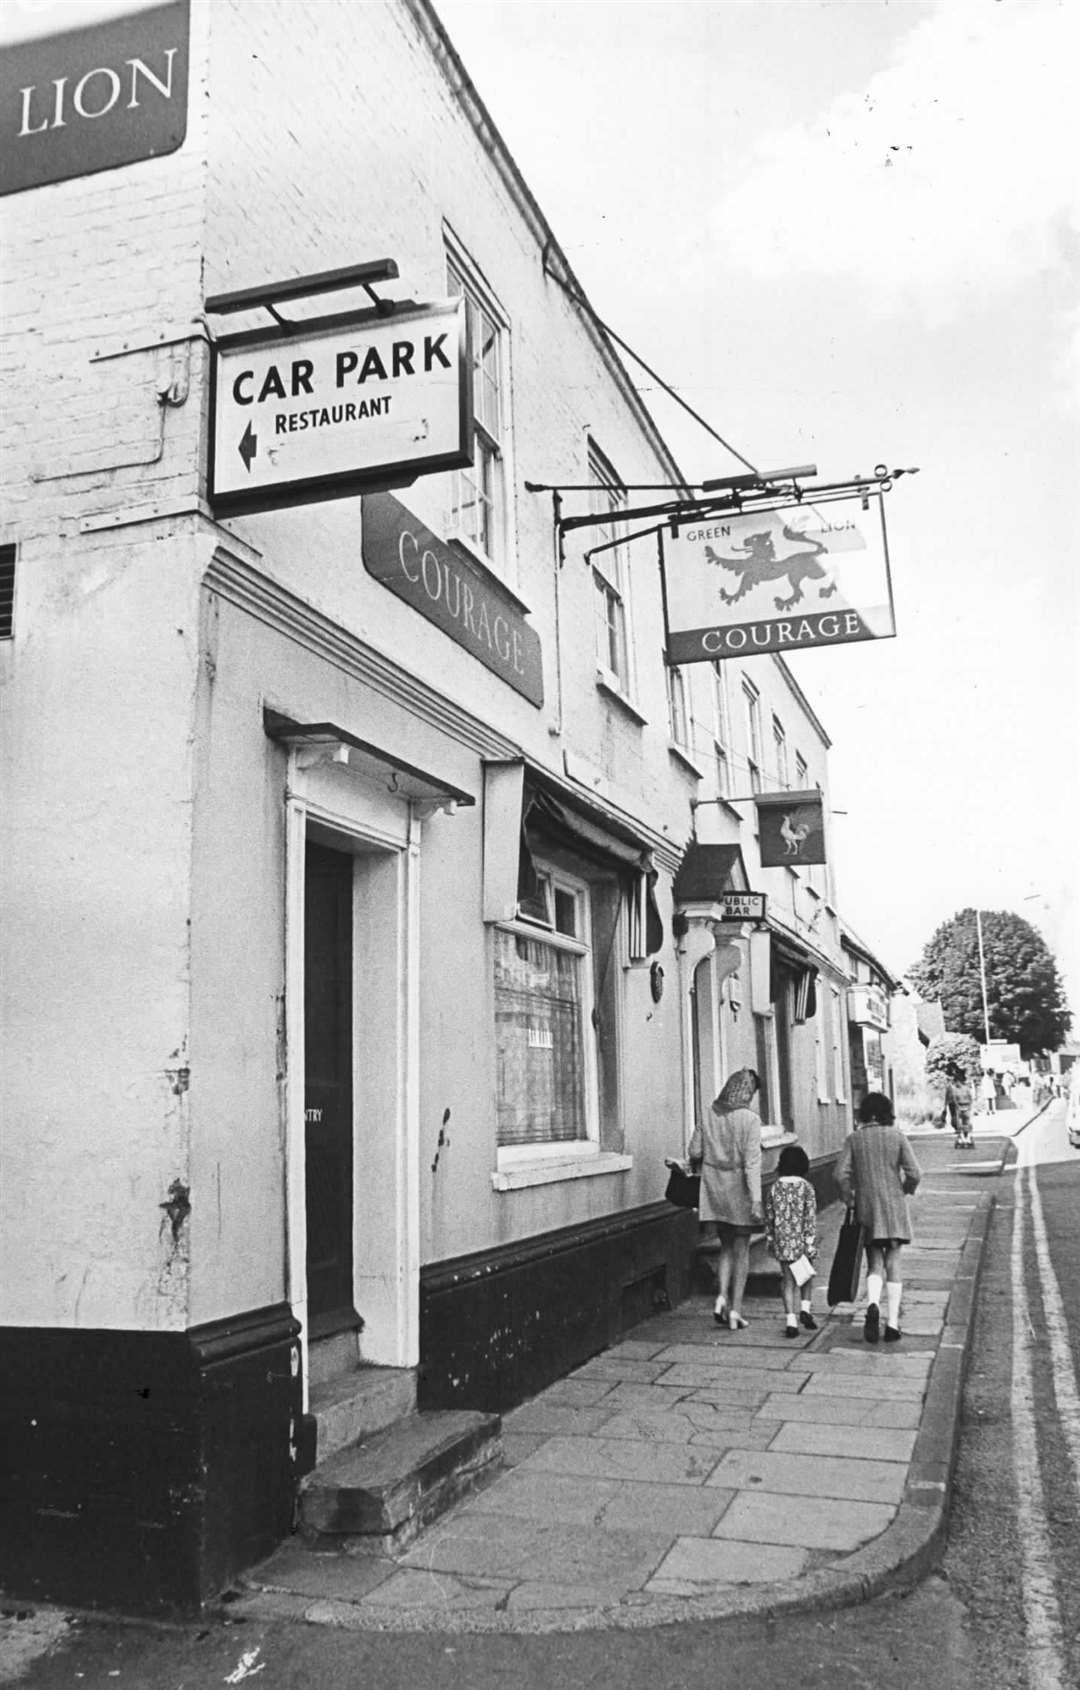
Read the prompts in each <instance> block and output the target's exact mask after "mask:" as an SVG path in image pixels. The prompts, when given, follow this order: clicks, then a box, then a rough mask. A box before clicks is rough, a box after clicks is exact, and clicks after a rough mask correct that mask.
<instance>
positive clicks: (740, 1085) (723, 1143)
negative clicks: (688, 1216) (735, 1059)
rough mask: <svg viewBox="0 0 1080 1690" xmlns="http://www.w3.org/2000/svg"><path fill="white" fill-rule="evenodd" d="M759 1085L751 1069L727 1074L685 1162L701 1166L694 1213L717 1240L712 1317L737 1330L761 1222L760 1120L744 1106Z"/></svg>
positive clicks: (739, 1327) (719, 1324)
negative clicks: (714, 1232) (752, 1248)
mask: <svg viewBox="0 0 1080 1690" xmlns="http://www.w3.org/2000/svg"><path fill="white" fill-rule="evenodd" d="M760 1084H761V1082H760V1081H759V1079H758V1077H757V1075H756V1074H755V1072H754V1070H753V1069H752V1068H740V1069H738V1070H737V1072H736V1073H734V1074H732V1076H731V1078H730V1079H729V1080H728V1081H727V1083H726V1085H725V1086H724V1088H723V1090H722V1091H721V1093H720V1095H719V1097H717V1098H716V1100H715V1102H714V1103H713V1106H712V1111H711V1117H710V1119H709V1121H708V1122H707V1123H706V1125H705V1127H704V1129H702V1128H701V1127H700V1126H697V1127H695V1128H694V1136H693V1137H692V1139H691V1140H690V1150H689V1155H690V1161H691V1164H695V1163H700V1165H701V1202H700V1204H699V1206H698V1215H699V1216H700V1218H701V1219H702V1220H703V1221H715V1222H716V1223H717V1232H718V1233H719V1237H720V1260H719V1262H718V1263H717V1269H716V1289H717V1292H718V1295H717V1298H716V1303H715V1305H714V1308H713V1318H714V1319H715V1321H716V1323H717V1325H718V1326H725V1325H726V1326H727V1327H729V1328H730V1330H731V1331H732V1332H741V1331H742V1329H743V1327H744V1326H746V1324H747V1323H746V1321H745V1320H744V1319H743V1313H742V1300H743V1292H744V1291H745V1290H746V1276H747V1273H748V1272H749V1268H750V1238H751V1235H752V1234H753V1233H754V1232H755V1231H757V1230H758V1229H760V1227H761V1226H762V1225H763V1224H764V1217H763V1215H762V1209H761V1116H760V1115H759V1114H758V1113H757V1111H756V1110H754V1109H751V1107H750V1105H751V1103H753V1101H754V1098H755V1097H756V1096H757V1093H758V1090H759V1087H760Z"/></svg>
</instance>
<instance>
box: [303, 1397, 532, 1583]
mask: <svg viewBox="0 0 1080 1690" xmlns="http://www.w3.org/2000/svg"><path fill="white" fill-rule="evenodd" d="M501 1462H502V1421H501V1419H500V1417H499V1415H497V1414H482V1413H479V1412H477V1411H474V1410H470V1409H440V1410H437V1411H435V1412H433V1413H431V1414H410V1415H408V1416H407V1417H406V1418H405V1419H403V1420H399V1421H398V1422H397V1423H396V1424H395V1425H393V1426H390V1427H387V1428H386V1429H385V1430H384V1431H381V1432H376V1433H375V1435H374V1436H373V1437H370V1438H368V1439H366V1440H365V1442H364V1443H362V1444H357V1445H355V1446H354V1447H353V1448H351V1449H344V1450H339V1451H338V1453H337V1454H336V1455H332V1456H330V1457H329V1459H328V1460H325V1461H321V1462H320V1463H319V1465H318V1467H316V1469H315V1471H314V1472H313V1473H309V1474H308V1476H307V1478H306V1479H305V1480H304V1481H303V1484H302V1486H301V1490H300V1528H301V1530H302V1531H303V1532H304V1533H306V1534H308V1535H309V1536H314V1537H320V1538H324V1537H333V1538H336V1539H340V1538H343V1537H347V1538H350V1539H353V1540H357V1541H356V1542H355V1547H358V1548H364V1547H367V1548H370V1549H371V1550H372V1551H373V1552H377V1553H380V1554H386V1553H387V1552H394V1551H397V1550H400V1549H403V1548H405V1547H406V1546H407V1545H408V1544H409V1543H411V1542H412V1540H413V1539H414V1538H415V1537H416V1536H417V1535H418V1533H419V1532H420V1531H421V1530H422V1528H423V1527H424V1526H426V1525H428V1524H429V1523H430V1522H431V1521H432V1520H433V1519H435V1518H436V1516H437V1515H439V1514H441V1513H442V1512H443V1511H444V1510H445V1509H447V1508H449V1507H450V1505H451V1503H453V1502H456V1501H457V1499H458V1498H459V1497H460V1496H463V1495H464V1494H465V1493H466V1492H467V1491H470V1490H473V1489H475V1488H476V1487H477V1486H478V1485H479V1484H480V1483H482V1481H483V1480H484V1478H485V1477H488V1476H491V1475H492V1474H493V1473H494V1472H495V1471H497V1469H498V1468H499V1466H500V1465H501Z"/></svg>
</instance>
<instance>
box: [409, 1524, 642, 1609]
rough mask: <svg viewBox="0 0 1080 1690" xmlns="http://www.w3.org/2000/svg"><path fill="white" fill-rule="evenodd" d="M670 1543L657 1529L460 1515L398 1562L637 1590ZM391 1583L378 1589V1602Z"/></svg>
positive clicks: (423, 1568) (489, 1576) (472, 1574)
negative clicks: (601, 1526)
mask: <svg viewBox="0 0 1080 1690" xmlns="http://www.w3.org/2000/svg"><path fill="white" fill-rule="evenodd" d="M670 1546H671V1537H670V1534H668V1533H661V1532H634V1531H626V1530H610V1529H603V1528H599V1527H588V1526H567V1525H565V1524H563V1523H561V1522H551V1521H537V1520H531V1519H517V1518H515V1519H510V1518H506V1517H504V1516H500V1515H497V1514H487V1515H475V1516H469V1515H467V1514H462V1515H461V1516H459V1517H458V1518H457V1519H455V1520H454V1521H453V1523H452V1525H449V1526H447V1525H443V1526H436V1527H434V1528H433V1529H432V1530H431V1531H430V1532H429V1533H427V1534H426V1536H425V1539H424V1541H423V1542H421V1543H417V1544H415V1545H414V1546H413V1548H412V1549H411V1550H410V1551H409V1552H408V1554H406V1555H404V1556H402V1557H401V1565H402V1567H403V1568H411V1569H412V1570H414V1571H417V1572H424V1573H453V1574H458V1575H466V1576H468V1577H469V1578H477V1579H484V1580H488V1581H493V1580H494V1581H501V1582H502V1583H503V1586H504V1589H505V1588H509V1586H510V1585H512V1584H517V1583H520V1582H521V1581H522V1580H524V1579H528V1580H543V1581H545V1582H548V1583H552V1584H576V1583H578V1582H579V1581H580V1582H581V1583H584V1584H589V1585H593V1586H596V1587H598V1588H603V1589H606V1590H607V1591H609V1593H610V1592H613V1591H622V1590H639V1589H641V1588H642V1586H643V1585H644V1584H645V1582H646V1581H647V1580H648V1579H649V1578H651V1577H652V1575H653V1574H654V1572H655V1571H656V1569H657V1567H658V1566H659V1564H660V1562H661V1561H662V1560H663V1558H664V1556H665V1555H666V1554H667V1551H668V1549H669V1548H670ZM388 1588H389V1586H383V1587H382V1591H381V1593H380V1601H382V1600H383V1599H384V1597H385V1594H386V1592H387V1590H388Z"/></svg>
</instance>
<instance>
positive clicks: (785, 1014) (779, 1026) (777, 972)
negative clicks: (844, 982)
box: [773, 961, 795, 1132]
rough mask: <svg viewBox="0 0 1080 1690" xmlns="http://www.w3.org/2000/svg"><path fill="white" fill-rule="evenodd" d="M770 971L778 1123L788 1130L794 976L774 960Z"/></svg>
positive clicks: (789, 1125)
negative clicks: (777, 1086) (772, 975)
mask: <svg viewBox="0 0 1080 1690" xmlns="http://www.w3.org/2000/svg"><path fill="white" fill-rule="evenodd" d="M773 970H774V988H775V996H774V998H773V1026H774V1027H775V1029H776V1067H777V1072H778V1075H779V1079H780V1096H779V1098H778V1100H777V1103H778V1109H777V1125H778V1126H783V1127H786V1128H787V1130H788V1131H789V1132H790V1131H791V1130H792V1128H793V1126H794V1124H795V1122H794V1116H793V1115H792V1112H791V1006H792V1002H793V999H794V994H795V976H794V974H793V973H792V971H791V970H790V969H789V968H785V967H784V965H783V964H782V963H777V962H775V961H774V963H773Z"/></svg>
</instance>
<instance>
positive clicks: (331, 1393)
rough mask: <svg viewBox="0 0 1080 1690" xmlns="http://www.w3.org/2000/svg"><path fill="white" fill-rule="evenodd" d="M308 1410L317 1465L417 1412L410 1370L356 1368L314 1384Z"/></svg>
mask: <svg viewBox="0 0 1080 1690" xmlns="http://www.w3.org/2000/svg"><path fill="white" fill-rule="evenodd" d="M308 1409H309V1411H310V1413H312V1414H313V1415H314V1416H315V1424H316V1427H317V1433H316V1442H315V1459H316V1461H325V1460H326V1458H327V1456H330V1455H334V1454H336V1452H337V1451H338V1450H339V1449H347V1448H348V1447H349V1446H351V1445H352V1444H356V1443H359V1442H360V1441H361V1439H364V1438H370V1437H372V1436H373V1435H374V1434H375V1433H376V1432H381V1431H382V1430H383V1429H384V1428H385V1427H387V1426H392V1425H393V1424H394V1423H395V1421H398V1420H402V1419H404V1418H405V1416H406V1415H409V1414H413V1413H414V1412H415V1410H416V1371H415V1369H414V1368H411V1367H370V1366H369V1367H356V1366H355V1365H354V1367H353V1369H352V1371H351V1372H349V1373H340V1374H338V1375H337V1376H336V1377H335V1378H331V1379H323V1380H321V1381H320V1382H319V1383H318V1384H316V1383H312V1386H311V1390H310V1393H309V1397H308Z"/></svg>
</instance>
